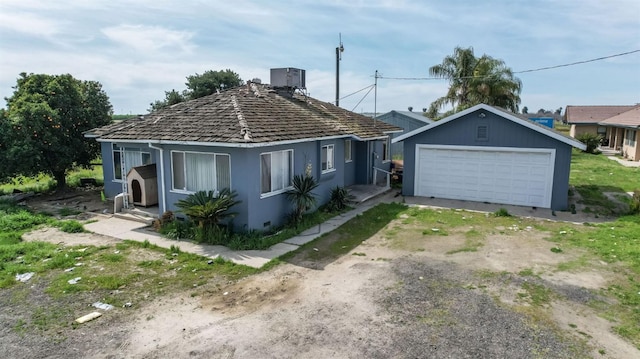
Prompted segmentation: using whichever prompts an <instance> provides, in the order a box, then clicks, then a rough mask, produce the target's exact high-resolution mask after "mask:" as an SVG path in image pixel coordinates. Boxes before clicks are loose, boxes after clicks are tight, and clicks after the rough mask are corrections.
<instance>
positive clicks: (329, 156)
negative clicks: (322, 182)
mask: <svg viewBox="0 0 640 359" xmlns="http://www.w3.org/2000/svg"><path fill="white" fill-rule="evenodd" d="M333 154H334V147H333V145H324V146H322V154H321V157H322V160H321V167H320V168H321V170H322V173H326V172H330V171H333V170H335V165H334V162H333V159H334V158H333Z"/></svg>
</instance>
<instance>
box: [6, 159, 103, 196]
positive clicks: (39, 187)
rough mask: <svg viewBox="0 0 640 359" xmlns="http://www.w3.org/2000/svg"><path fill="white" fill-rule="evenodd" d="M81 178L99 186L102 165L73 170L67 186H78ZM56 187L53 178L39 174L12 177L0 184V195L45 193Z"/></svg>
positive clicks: (100, 184)
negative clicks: (88, 179) (93, 181)
mask: <svg viewBox="0 0 640 359" xmlns="http://www.w3.org/2000/svg"><path fill="white" fill-rule="evenodd" d="M81 178H93V179H95V180H96V183H97V184H98V185H99V186H102V184H103V183H104V178H103V176H102V165H94V166H92V167H91V168H75V169H73V170H71V171H69V172H68V173H67V186H69V187H71V188H74V187H79V186H80V179H81ZM55 187H56V181H55V180H54V179H53V177H51V176H49V175H46V174H40V175H38V176H35V177H24V176H18V177H14V178H13V179H12V180H11V181H10V182H8V183H0V195H2V194H7V193H12V192H13V191H14V190H19V191H22V192H35V193H47V192H51V191H53V190H54V189H55Z"/></svg>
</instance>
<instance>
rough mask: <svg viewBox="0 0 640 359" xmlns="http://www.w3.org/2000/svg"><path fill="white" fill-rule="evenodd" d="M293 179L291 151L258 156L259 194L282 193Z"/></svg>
mask: <svg viewBox="0 0 640 359" xmlns="http://www.w3.org/2000/svg"><path fill="white" fill-rule="evenodd" d="M292 179H293V150H284V151H274V152H266V153H261V154H260V194H261V195H262V196H266V195H271V194H276V193H281V192H284V191H285V190H287V189H289V188H290V187H291V181H292Z"/></svg>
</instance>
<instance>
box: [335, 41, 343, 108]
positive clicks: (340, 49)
mask: <svg viewBox="0 0 640 359" xmlns="http://www.w3.org/2000/svg"><path fill="white" fill-rule="evenodd" d="M338 36H340V46H338V47H336V106H340V60H342V53H343V52H344V46H342V34H341V33H338Z"/></svg>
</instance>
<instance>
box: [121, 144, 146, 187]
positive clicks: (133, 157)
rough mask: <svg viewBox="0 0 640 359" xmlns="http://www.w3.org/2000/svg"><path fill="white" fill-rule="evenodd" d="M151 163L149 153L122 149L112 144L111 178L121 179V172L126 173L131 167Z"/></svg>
mask: <svg viewBox="0 0 640 359" xmlns="http://www.w3.org/2000/svg"><path fill="white" fill-rule="evenodd" d="M123 154H124V172H123V171H122V155H123ZM149 164H151V153H149V152H142V151H140V150H131V149H129V150H128V149H126V148H125V149H124V151H123V150H122V149H121V148H120V147H117V146H116V145H113V179H114V180H115V181H122V174H123V173H124V174H127V173H128V172H129V170H130V169H131V168H133V167H138V166H143V165H149Z"/></svg>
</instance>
